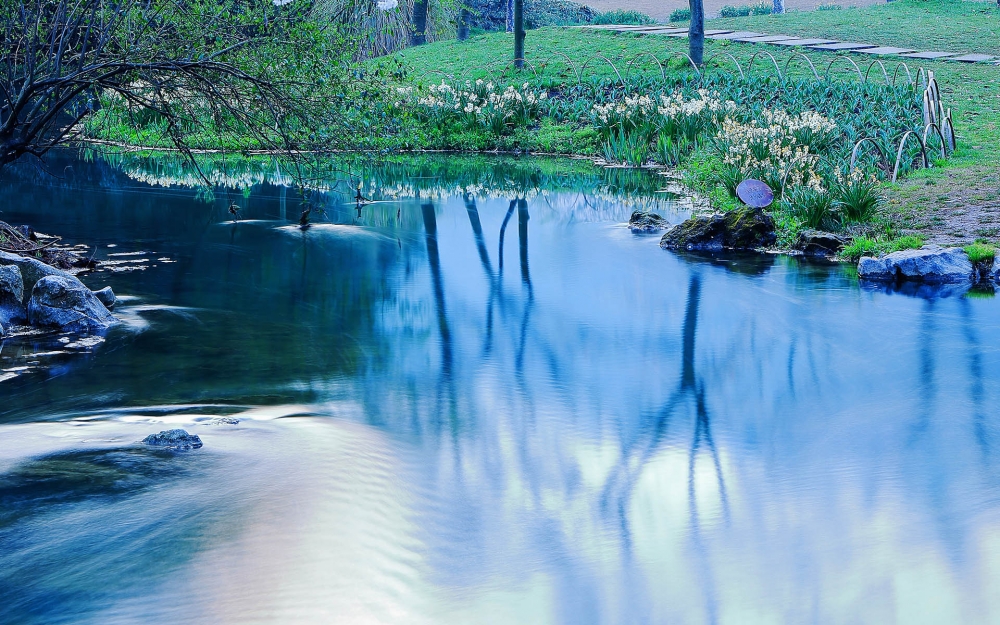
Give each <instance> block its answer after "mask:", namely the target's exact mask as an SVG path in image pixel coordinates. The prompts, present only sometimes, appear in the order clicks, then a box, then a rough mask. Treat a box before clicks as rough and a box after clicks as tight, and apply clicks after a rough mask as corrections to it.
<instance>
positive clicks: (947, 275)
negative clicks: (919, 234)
mask: <svg viewBox="0 0 1000 625" xmlns="http://www.w3.org/2000/svg"><path fill="white" fill-rule="evenodd" d="M858 276H860V277H862V278H865V279H867V280H882V281H890V280H914V281H919V282H927V283H929V284H944V283H949V282H964V281H971V280H972V262H971V261H970V260H969V256H968V255H967V254H966V253H965V252H964V251H963V250H962V249H961V248H957V247H948V248H945V247H940V246H938V245H925V246H924V247H922V248H920V249H919V250H903V251H902V252H893V253H892V254H886V255H885V256H883V257H881V258H871V257H867V256H866V257H864V258H862V259H861V260H860V261H858Z"/></svg>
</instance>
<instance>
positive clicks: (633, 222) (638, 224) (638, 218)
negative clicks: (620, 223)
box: [628, 211, 670, 232]
mask: <svg viewBox="0 0 1000 625" xmlns="http://www.w3.org/2000/svg"><path fill="white" fill-rule="evenodd" d="M669 226H670V223H669V222H667V220H666V219H664V218H663V217H660V216H659V215H657V214H656V213H644V212H642V211H635V212H633V213H632V216H631V217H629V219H628V227H629V229H631V230H632V232H656V231H657V230H663V229H665V228H667V227H669Z"/></svg>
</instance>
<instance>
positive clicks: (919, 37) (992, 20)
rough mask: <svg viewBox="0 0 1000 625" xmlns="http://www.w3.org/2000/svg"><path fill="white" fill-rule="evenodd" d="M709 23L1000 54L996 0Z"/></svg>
mask: <svg viewBox="0 0 1000 625" xmlns="http://www.w3.org/2000/svg"><path fill="white" fill-rule="evenodd" d="M706 27H707V28H733V29H739V30H751V31H754V32H765V33H768V34H776V35H809V36H810V37H826V38H829V39H837V40H840V41H858V42H861V43H879V44H884V45H887V46H897V47H901V48H913V49H915V50H936V51H941V52H980V53H983V54H996V55H1000V9H998V8H997V3H996V2H992V1H986V2H982V1H976V2H973V1H969V0H895V2H886V3H882V4H875V5H872V6H867V7H854V8H844V9H841V10H838V11H793V12H789V13H785V14H784V15H760V16H752V17H734V18H719V19H714V20H710V21H709V22H708V24H707V26H706Z"/></svg>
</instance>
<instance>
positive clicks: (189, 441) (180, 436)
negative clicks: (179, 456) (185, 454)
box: [142, 430, 202, 450]
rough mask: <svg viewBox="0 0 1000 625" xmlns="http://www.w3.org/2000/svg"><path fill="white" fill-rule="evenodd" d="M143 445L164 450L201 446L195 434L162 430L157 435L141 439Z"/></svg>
mask: <svg viewBox="0 0 1000 625" xmlns="http://www.w3.org/2000/svg"><path fill="white" fill-rule="evenodd" d="M142 444H143V445H149V446H151V447H162V448H164V449H178V450H180V449H198V448H200V447H201V446H202V442H201V438H199V437H198V435H197V434H188V433H187V432H185V431H184V430H164V431H163V432H160V433H159V434H150V435H149V436H147V437H146V438H144V439H142Z"/></svg>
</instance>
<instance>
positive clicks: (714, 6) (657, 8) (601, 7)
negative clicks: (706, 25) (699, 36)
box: [583, 0, 879, 22]
mask: <svg viewBox="0 0 1000 625" xmlns="http://www.w3.org/2000/svg"><path fill="white" fill-rule="evenodd" d="M878 3H879V2H878V0H785V10H787V11H810V10H812V9H815V8H816V7H818V6H819V5H821V4H839V5H840V6H842V7H859V6H869V5H872V4H878ZM583 4H586V5H587V6H589V7H591V8H593V9H596V10H598V11H611V10H614V9H634V10H636V11H641V12H643V13H645V14H646V15H648V16H650V17H652V18H653V19H655V20H656V21H658V22H666V21H667V19H668V18H669V17H670V13H671V12H672V11H673V10H674V9H685V8H687V7H688V3H687V0H665V1H664V0H586V1H585V2H583ZM727 4H728V5H732V6H742V5H746V4H755V0H705V14H706V16H707V17H709V18H712V17H716V16H718V14H719V10H720V9H721V8H722V7H724V6H726V5H727Z"/></svg>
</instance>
